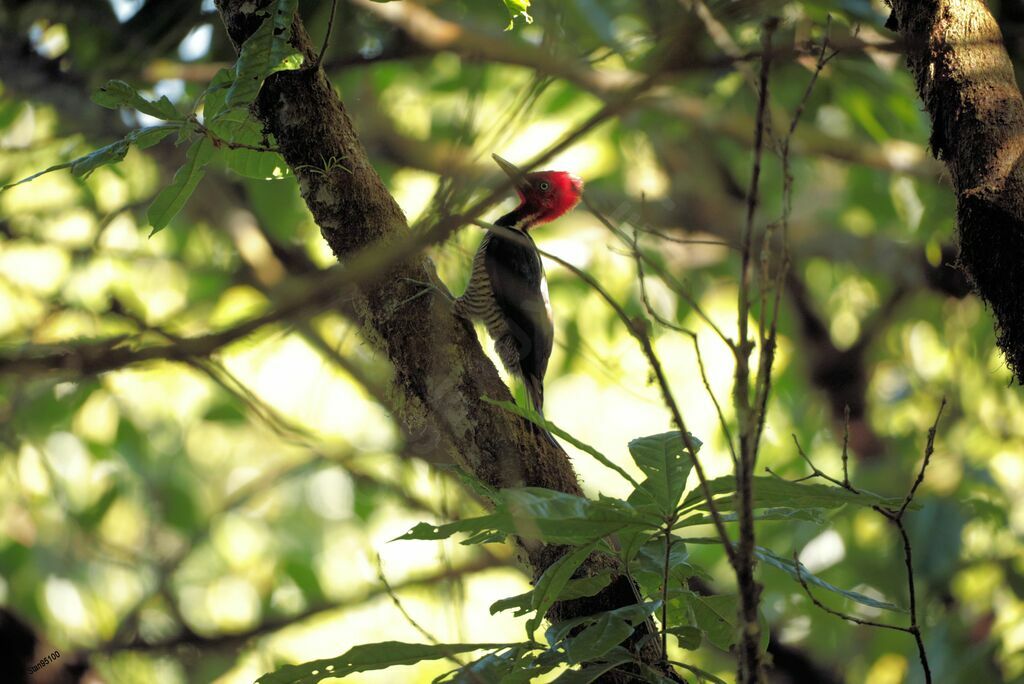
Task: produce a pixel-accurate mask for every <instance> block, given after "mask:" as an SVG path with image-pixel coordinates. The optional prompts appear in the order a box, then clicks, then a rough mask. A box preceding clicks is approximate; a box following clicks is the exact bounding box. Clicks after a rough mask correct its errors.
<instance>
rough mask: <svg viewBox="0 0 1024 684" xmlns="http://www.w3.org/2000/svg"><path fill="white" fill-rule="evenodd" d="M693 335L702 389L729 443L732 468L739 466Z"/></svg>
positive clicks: (726, 423)
mask: <svg viewBox="0 0 1024 684" xmlns="http://www.w3.org/2000/svg"><path fill="white" fill-rule="evenodd" d="M692 337H693V349H694V351H695V352H696V353H697V369H698V370H700V379H701V380H702V381H703V382H704V389H705V390H707V393H708V396H709V397H711V402H712V403H713V404H714V405H715V413H717V414H718V423H719V425H721V426H722V434H724V435H725V442H726V444H728V445H729V453H730V454H731V455H732V465H733V467H734V468H736V467H738V466H739V458H738V457H737V455H736V446H735V445H734V444H733V441H732V432H730V430H729V423H728V422H727V421H726V420H725V414H724V413H723V412H722V406H721V404H719V403H718V397H716V396H715V393H714V392H713V391H712V390H711V382H710V381H708V374H707V371H706V369H705V368H704V357H703V356H702V355H701V353H700V345H699V344H698V343H697V335H696V334H694V335H692Z"/></svg>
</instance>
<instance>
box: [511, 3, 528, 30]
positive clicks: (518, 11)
mask: <svg viewBox="0 0 1024 684" xmlns="http://www.w3.org/2000/svg"><path fill="white" fill-rule="evenodd" d="M504 2H505V9H507V10H508V13H509V16H510V17H511V18H510V19H509V20H508V26H506V27H505V30H506V31H511V30H512V29H513V28H515V23H516V18H518V17H522V18H523V21H525V22H526V23H527V24H532V23H533V17H531V16H530V11H529V10H530V0H504Z"/></svg>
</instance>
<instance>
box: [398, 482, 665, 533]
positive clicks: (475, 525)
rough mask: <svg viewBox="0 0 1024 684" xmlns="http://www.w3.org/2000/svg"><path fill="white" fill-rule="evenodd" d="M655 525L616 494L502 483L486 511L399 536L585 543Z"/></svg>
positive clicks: (422, 525)
mask: <svg viewBox="0 0 1024 684" xmlns="http://www.w3.org/2000/svg"><path fill="white" fill-rule="evenodd" d="M657 525H658V521H657V520H652V519H650V517H645V516H643V515H642V514H641V513H640V512H639V511H637V510H636V509H635V508H634V507H633V506H630V505H629V504H628V503H626V502H625V501H620V500H618V499H607V498H606V499H601V500H598V501H593V500H591V499H586V498H584V497H581V496H575V495H573V494H565V493H564V492H556V491H553V490H550V489H542V488H539V487H526V488H522V489H504V490H501V491H500V492H499V493H498V499H497V501H496V506H495V510H494V512H493V513H491V514H490V515H484V516H480V517H477V518H468V519H465V520H458V521H456V522H452V523H447V524H444V525H429V524H427V523H419V524H418V525H416V526H415V527H413V528H412V529H411V530H409V531H408V532H406V533H405V534H404V535H402V536H401V537H399V539H427V540H436V539H447V538H448V537H450V536H452V535H453V534H456V533H458V532H468V533H470V534H472V535H474V536H472V537H470V539H467V540H466V541H464V542H463V544H480V543H489V542H495V541H501V540H503V539H504V538H505V537H506V536H508V535H518V536H520V537H524V538H527V539H538V540H540V541H543V542H545V543H551V544H588V543H590V542H591V541H592V540H594V539H600V538H603V537H606V536H608V535H609V534H612V533H614V532H618V531H620V530H628V529H640V528H644V527H654V526H657Z"/></svg>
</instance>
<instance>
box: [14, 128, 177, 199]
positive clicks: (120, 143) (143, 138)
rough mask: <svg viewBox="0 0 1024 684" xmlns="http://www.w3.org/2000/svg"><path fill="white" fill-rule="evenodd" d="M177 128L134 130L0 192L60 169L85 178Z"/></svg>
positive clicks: (158, 140)
mask: <svg viewBox="0 0 1024 684" xmlns="http://www.w3.org/2000/svg"><path fill="white" fill-rule="evenodd" d="M178 128H179V127H178V126H177V125H170V126H150V127H148V128H140V129H137V130H134V131H132V132H131V133H129V134H128V135H126V136H125V137H123V138H121V139H120V140H115V141H114V142H112V143H110V144H109V145H104V146H103V147H101V148H99V149H97V150H93V151H92V152H90V153H89V154H86V155H84V156H81V157H78V158H77V159H72V160H71V161H69V162H63V163H61V164H54V165H53V166H50V167H48V168H46V169H43V170H42V171H40V172H38V173H34V174H32V175H31V176H29V177H27V178H22V179H21V180H19V181H17V182H15V183H11V184H9V185H5V186H3V188H0V190H7V189H9V188H13V187H14V186H16V185H21V184H22V183H28V182H29V181H33V180H35V179H36V178H39V177H40V176H43V175H45V174H47V173H51V172H53V171H60V170H61V169H71V174H72V175H73V176H79V177H83V178H84V177H87V176H88V175H89V174H90V173H92V172H93V171H95V170H96V169H98V168H99V167H101V166H106V165H108V164H116V163H118V162H120V161H122V160H123V159H124V157H125V155H126V154H128V149H129V148H130V147H131V145H133V144H134V145H137V146H138V147H139V148H140V149H146V148H147V147H152V146H153V145H156V144H157V143H158V142H160V141H161V140H163V139H164V138H166V137H167V136H168V135H170V134H171V133H173V132H174V131H175V130H177V129H178Z"/></svg>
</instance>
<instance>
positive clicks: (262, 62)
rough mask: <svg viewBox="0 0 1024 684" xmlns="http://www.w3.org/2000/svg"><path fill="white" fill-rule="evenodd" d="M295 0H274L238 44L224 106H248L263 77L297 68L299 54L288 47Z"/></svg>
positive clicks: (261, 83)
mask: <svg viewBox="0 0 1024 684" xmlns="http://www.w3.org/2000/svg"><path fill="white" fill-rule="evenodd" d="M297 6H298V0H277V1H276V2H274V3H273V5H271V6H269V7H268V8H267V9H268V10H269V11H270V14H269V15H268V16H267V17H266V18H265V19H264V20H263V23H262V24H260V26H259V28H258V29H256V31H255V32H253V34H252V35H251V36H249V38H248V39H247V40H246V41H245V42H244V43H243V44H242V48H241V50H239V53H238V60H237V61H236V62H235V74H234V81H233V82H232V84H231V87H230V88H229V89H228V92H227V94H226V96H225V102H224V104H225V106H226V107H227V108H233V107H248V106H249V105H250V104H251V103H252V102H253V101H254V100H255V99H256V96H257V95H258V94H259V92H260V87H261V86H262V85H263V81H264V80H266V78H267V76H270V75H271V74H273V73H276V72H278V71H286V70H292V69H298V68H299V67H301V66H302V55H301V54H299V52H298V51H297V50H296V49H295V48H294V47H292V46H291V37H292V19H293V18H294V16H295V8H296V7H297Z"/></svg>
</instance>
